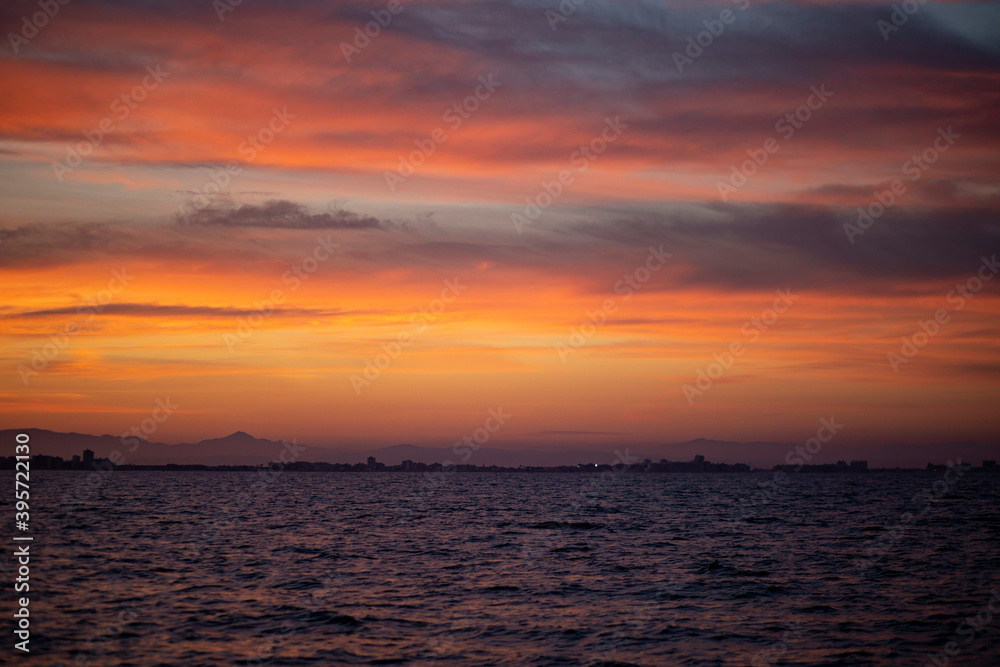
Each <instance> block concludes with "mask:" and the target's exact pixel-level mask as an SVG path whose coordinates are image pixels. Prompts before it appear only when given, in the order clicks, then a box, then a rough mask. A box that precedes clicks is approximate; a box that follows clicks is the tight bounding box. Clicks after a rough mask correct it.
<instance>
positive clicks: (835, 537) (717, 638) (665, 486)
mask: <svg viewBox="0 0 1000 667" xmlns="http://www.w3.org/2000/svg"><path fill="white" fill-rule="evenodd" d="M950 472H951V473H952V474H950V475H945V474H942V473H931V472H909V473H907V472H877V471H870V472H868V473H831V474H812V473H806V472H800V473H793V472H790V473H788V474H786V475H783V476H775V475H774V474H773V473H760V472H758V473H743V474H697V473H690V474H676V473H675V474H660V473H633V472H615V471H609V472H605V473H603V474H602V473H598V472H588V473H568V474H567V473H563V474H558V473H515V472H505V473H486V472H483V473H469V472H449V471H443V472H439V473H405V472H368V473H315V472H314V473H302V472H287V471H284V472H283V471H278V470H273V471H265V470H262V471H261V472H259V473H249V472H243V473H237V472H169V471H164V472H152V471H143V472H139V471H101V472H97V471H94V472H90V473H80V472H68V471H67V472H63V471H33V472H32V475H31V506H30V514H31V525H30V529H29V533H30V535H31V536H33V538H34V539H33V541H31V543H30V553H31V559H30V593H29V594H30V596H31V602H30V607H29V609H30V612H31V616H30V623H31V625H30V627H31V642H30V651H31V655H30V658H29V657H27V656H23V658H24V659H22V655H15V651H14V650H13V644H14V642H15V641H16V638H14V637H13V636H12V635H11V633H10V630H8V631H6V632H5V633H4V634H5V636H6V640H5V641H6V642H7V644H8V646H4V647H3V648H2V649H0V662H6V663H8V664H15V660H17V663H16V664H22V663H23V664H34V665H73V666H75V667H85V666H87V665H192V666H199V665H205V666H212V665H274V666H279V665H288V666H307V665H441V666H451V665H455V666H458V665H484V666H485V665H511V666H515V665H517V666H539V667H541V666H548V665H552V666H557V665H590V666H593V665H604V666H614V665H755V666H759V665H883V664H884V665H914V666H920V667H924V666H927V665H931V666H934V667H943V666H944V665H982V666H992V667H996V666H997V665H1000V475H988V474H981V473H976V472H963V473H962V474H961V475H959V474H957V473H955V471H950ZM3 475H4V476H5V477H6V478H7V480H8V482H9V484H8V488H13V474H12V473H10V472H7V471H5V472H4V473H3ZM4 495H5V496H8V495H9V496H10V498H12V497H13V494H12V493H11V494H4ZM0 510H2V511H3V515H4V516H5V520H4V522H3V523H4V527H3V531H4V534H5V537H4V538H3V544H4V556H3V562H2V567H3V580H4V584H3V585H4V588H5V589H6V590H8V591H11V589H12V583H10V582H12V581H13V580H14V576H15V570H16V568H17V564H16V562H15V561H14V559H13V555H12V552H13V549H12V548H11V545H12V544H14V543H13V542H12V540H11V537H12V534H16V533H17V531H16V530H14V529H13V528H12V526H13V525H14V521H13V512H14V507H13V503H12V500H10V499H8V498H4V500H3V501H2V504H0ZM17 544H23V542H18V543H17ZM15 597H17V596H16V595H15V594H14V593H13V592H12V591H11V592H9V593H8V594H7V595H5V599H6V600H8V602H9V603H10V604H9V605H6V608H7V611H5V612H4V617H5V618H6V619H7V621H6V623H5V625H6V626H7V627H8V628H10V627H11V625H12V622H11V613H8V612H9V610H10V609H13V607H12V606H11V605H13V599H14V598H15Z"/></svg>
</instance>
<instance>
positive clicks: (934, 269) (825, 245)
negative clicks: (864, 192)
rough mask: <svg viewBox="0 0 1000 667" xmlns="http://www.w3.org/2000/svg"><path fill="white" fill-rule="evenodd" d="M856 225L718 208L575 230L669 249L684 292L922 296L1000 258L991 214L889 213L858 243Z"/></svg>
mask: <svg viewBox="0 0 1000 667" xmlns="http://www.w3.org/2000/svg"><path fill="white" fill-rule="evenodd" d="M857 218H858V212H857V210H856V209H851V210H842V209H841V210H836V209H831V208H825V207H815V206H795V205H760V204H715V205H708V206H706V207H704V209H703V210H702V212H701V214H700V215H698V214H695V215H692V214H685V215H670V214H660V215H652V214H643V215H633V216H622V217H619V218H617V219H613V220H609V221H603V222H591V223H583V224H580V225H578V226H577V227H576V228H575V229H576V231H577V232H578V233H581V234H585V235H587V236H590V237H593V238H594V239H597V240H599V241H600V242H602V243H614V244H620V245H629V246H640V247H641V246H645V245H657V246H658V245H660V244H663V246H664V250H665V251H667V252H673V253H675V258H676V260H677V261H678V263H680V264H683V265H684V267H685V271H686V272H685V275H684V277H683V278H681V279H680V280H681V283H682V284H688V285H692V286H698V285H702V286H711V287H717V288H725V289H732V290H740V289H759V288H766V287H775V288H777V287H786V286H800V287H803V288H806V287H808V288H826V287H828V288H831V289H840V290H843V289H848V290H857V289H866V288H871V289H879V290H886V289H893V290H900V289H901V290H907V289H917V284H918V283H919V282H921V281H934V280H940V279H948V278H956V279H958V278H961V277H963V276H967V275H971V273H972V272H974V271H975V270H977V268H978V267H979V264H980V260H981V258H982V257H983V256H984V255H985V256H987V257H991V256H992V255H993V254H995V253H998V252H1000V221H998V220H997V218H996V212H995V210H994V209H992V208H965V209H960V208H958V209H956V208H937V209H902V208H899V209H889V211H888V212H886V213H885V214H884V216H883V217H882V218H879V219H877V220H875V222H874V223H873V224H872V225H871V226H870V227H869V229H868V230H867V231H865V232H864V234H862V235H861V236H855V237H854V241H855V242H854V243H853V244H852V243H851V242H850V240H849V237H848V233H847V231H846V230H845V225H852V224H856V223H857ZM674 284H675V285H676V284H677V283H674Z"/></svg>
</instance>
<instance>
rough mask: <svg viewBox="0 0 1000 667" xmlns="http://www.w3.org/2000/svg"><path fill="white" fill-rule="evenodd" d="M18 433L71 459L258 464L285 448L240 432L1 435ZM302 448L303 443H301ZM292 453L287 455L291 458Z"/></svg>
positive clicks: (312, 452)
mask: <svg viewBox="0 0 1000 667" xmlns="http://www.w3.org/2000/svg"><path fill="white" fill-rule="evenodd" d="M18 433H27V434H28V435H29V436H31V453H32V454H47V455H49V456H59V457H62V458H64V459H67V460H68V459H71V458H73V455H75V454H80V453H82V452H83V450H84V449H90V450H93V452H94V455H95V456H96V457H97V458H109V457H110V455H111V453H112V452H114V451H118V452H120V454H121V457H122V458H123V459H124V460H123V461H122V462H123V463H138V464H165V463H201V464H205V465H257V464H263V463H268V462H269V461H277V460H279V457H280V456H281V452H282V451H284V450H285V445H284V443H282V442H278V441H275V440H265V439H262V438H255V437H253V436H252V435H250V434H249V433H244V432H243V431H236V432H235V433H232V434H230V435H227V436H225V437H224V438H212V439H210V440H202V441H201V442H197V443H194V444H181V445H166V444H163V443H159V442H149V441H147V440H143V439H141V438H134V437H133V436H128V437H121V436H118V437H116V436H113V435H99V436H97V435H86V434H81V433H56V432H54V431H47V430H44V429H35V428H29V429H5V430H3V431H0V438H2V439H6V440H5V441H7V442H13V441H14V436H15V435H16V434H18ZM298 444H299V446H300V447H301V446H302V444H301V443H298ZM290 456H291V454H287V455H286V458H289V457H290ZM332 456H335V455H334V453H333V452H330V451H327V450H317V449H314V448H312V447H307V448H306V449H305V450H304V451H299V452H298V453H297V454H296V459H297V460H300V461H303V460H310V459H312V460H330V457H332Z"/></svg>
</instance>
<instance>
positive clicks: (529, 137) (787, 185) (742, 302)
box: [0, 0, 1000, 449]
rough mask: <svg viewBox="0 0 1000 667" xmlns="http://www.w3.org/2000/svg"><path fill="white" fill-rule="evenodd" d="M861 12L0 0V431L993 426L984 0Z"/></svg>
mask: <svg viewBox="0 0 1000 667" xmlns="http://www.w3.org/2000/svg"><path fill="white" fill-rule="evenodd" d="M904 5H905V7H904ZM895 7H896V9H894V6H893V5H891V4H889V3H882V2H866V1H862V0H853V1H848V0H842V1H835V0H808V1H807V0H796V1H774V2H747V0H739V1H738V2H732V1H731V0H709V1H706V2H693V1H687V0H663V1H659V0H656V1H654V0H621V1H618V2H609V1H602V0H580V1H579V2H578V3H574V2H572V0H566V1H565V2H563V3H561V4H560V3H558V2H555V1H554V0H551V1H536V0H506V1H494V0H484V1H481V2H466V1H464V0H429V1H421V2H409V1H400V2H396V1H391V2H390V1H389V0H385V1H378V2H305V1H303V2H294V1H292V2H281V3H277V2H265V1H263V0H247V1H245V2H241V3H239V4H230V3H227V2H225V0H216V1H215V2H212V1H210V0H198V1H196V2H195V1H180V2H175V3H153V2H115V1H106V2H93V1H90V2H88V1H85V0H71V1H70V2H67V3H66V4H59V3H58V2H57V0H52V2H51V3H48V4H46V2H44V1H43V2H41V3H37V2H9V3H5V4H4V6H3V8H2V9H0V27H2V33H3V34H4V35H5V37H4V39H3V42H4V43H3V44H2V45H0V85H2V90H3V95H2V96H0V199H2V207H0V272H2V274H3V281H4V287H5V289H4V290H3V297H2V299H0V315H2V320H0V342H2V353H0V397H2V402H0V425H2V426H4V427H11V428H26V427H39V428H48V429H52V430H57V431H76V432H83V433H94V434H101V433H113V434H117V433H119V432H123V431H126V430H128V429H130V428H132V427H134V426H136V425H141V424H143V423H145V424H147V426H148V425H150V424H152V425H153V426H152V427H149V428H145V430H144V431H143V432H144V433H145V435H146V436H147V437H149V438H150V439H151V440H156V441H161V442H168V443H169V442H185V441H187V442H190V441H196V440H200V439H202V438H211V437H218V436H221V435H225V434H227V433H230V432H233V431H236V430H243V431H246V432H249V433H252V434H253V435H255V436H258V437H264V438H273V439H279V438H283V439H292V438H296V439H298V440H299V441H305V442H313V443H317V444H319V443H322V444H326V445H336V446H384V445H392V444H397V443H403V442H406V443H414V444H425V445H429V444H438V445H443V444H447V443H450V442H452V441H456V440H459V439H461V438H462V437H463V436H466V435H468V434H471V433H474V432H476V429H480V428H481V427H484V425H490V428H491V431H490V436H489V444H488V445H486V446H497V447H508V448H553V449H554V448H559V447H566V448H574V449H580V448H583V447H587V448H599V447H605V448H613V447H615V446H622V445H624V446H635V447H639V446H643V445H649V444H655V443H671V442H682V441H687V440H691V439H695V438H710V439H718V440H732V441H741V442H747V441H780V442H802V441H805V440H806V439H807V438H809V437H812V436H813V435H815V434H816V432H817V428H818V427H819V425H820V420H821V419H830V418H834V419H836V421H837V422H838V423H841V424H843V428H842V429H841V430H840V431H839V432H838V433H837V434H836V438H838V439H839V440H841V441H842V442H844V443H854V444H858V443H867V444H871V445H872V446H878V447H883V448H884V447H890V448H891V447H893V446H896V447H901V446H902V445H893V443H933V442H953V441H977V442H980V443H984V442H985V443H990V442H997V440H998V436H1000V411H998V410H997V405H998V402H1000V401H998V399H1000V344H998V341H1000V337H998V332H1000V298H998V296H1000V279H996V274H997V272H998V271H1000V267H998V266H997V264H996V257H997V253H998V251H1000V223H998V219H997V211H998V204H1000V182H998V175H1000V151H998V148H1000V133H998V128H997V123H998V120H1000V39H998V36H1000V35H998V33H1000V3H996V2H931V1H928V2H926V3H923V4H917V3H915V2H913V3H897V4H896V5H895ZM46 11H47V12H48V14H46V13H45V12H46ZM907 11H909V12H910V13H907ZM40 12H41V13H40ZM366 31H367V34H366ZM158 401H160V402H161V403H158ZM163 401H168V403H167V404H168V405H170V406H173V407H172V408H171V409H170V410H169V412H168V413H165V412H163V411H162V410H161V411H160V412H155V411H156V410H157V406H158V405H162V404H163V403H162V402H163ZM490 410H501V411H502V413H503V414H506V415H509V418H505V419H504V420H503V423H502V424H498V423H497V421H496V420H494V421H492V422H491V421H488V420H489V419H490V412H489V411H490ZM153 416H155V418H156V419H155V420H154V421H151V417H153ZM154 422H155V423H154Z"/></svg>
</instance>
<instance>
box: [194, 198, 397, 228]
mask: <svg viewBox="0 0 1000 667" xmlns="http://www.w3.org/2000/svg"><path fill="white" fill-rule="evenodd" d="M178 222H179V223H181V224H186V225H192V226H218V227H269V228H274V229H373V228H376V227H380V226H381V225H382V223H381V221H379V220H378V219H377V218H374V217H372V216H367V215H358V214H357V213H354V212H352V211H344V210H338V211H332V212H329V213H310V212H309V210H308V209H307V208H306V207H305V206H303V205H301V204H296V203H294V202H290V201H287V200H284V199H276V200H272V201H268V202H265V203H263V204H261V205H259V206H256V205H252V204H244V205H243V206H238V207H230V206H209V207H207V208H203V209H201V210H198V211H194V212H191V213H189V214H187V215H186V216H181V215H178Z"/></svg>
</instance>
